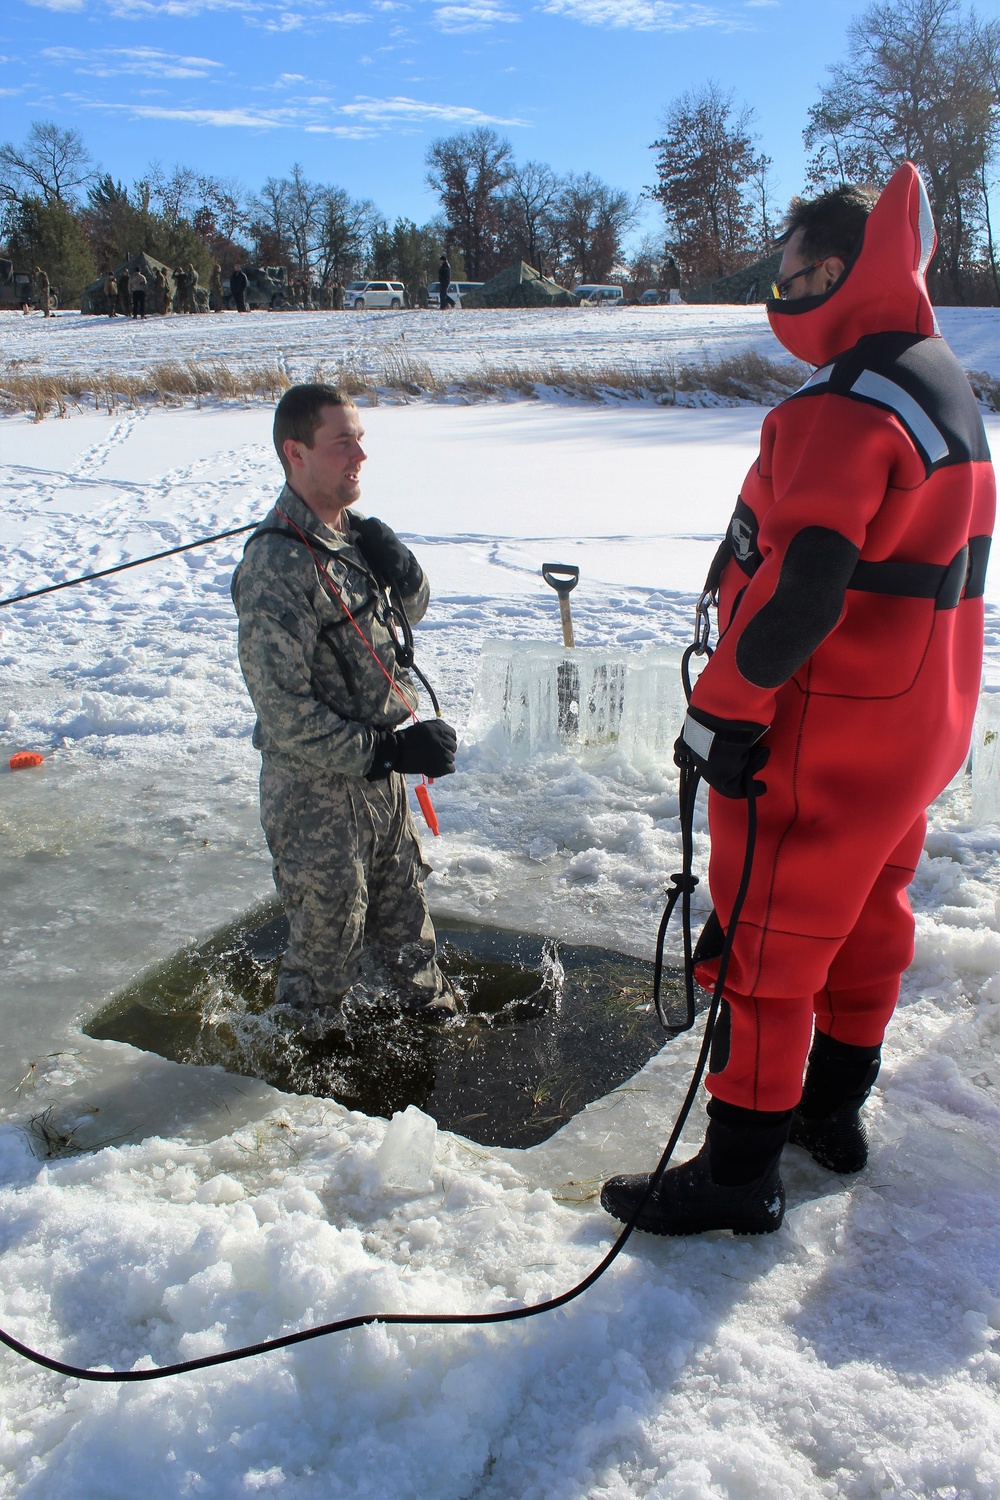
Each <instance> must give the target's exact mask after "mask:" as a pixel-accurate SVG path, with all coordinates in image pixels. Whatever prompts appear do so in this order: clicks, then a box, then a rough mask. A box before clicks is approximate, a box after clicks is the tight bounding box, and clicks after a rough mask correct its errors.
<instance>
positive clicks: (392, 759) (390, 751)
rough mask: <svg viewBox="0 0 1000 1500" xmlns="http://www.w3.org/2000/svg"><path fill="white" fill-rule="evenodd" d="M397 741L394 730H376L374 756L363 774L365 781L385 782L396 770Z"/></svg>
mask: <svg viewBox="0 0 1000 1500" xmlns="http://www.w3.org/2000/svg"><path fill="white" fill-rule="evenodd" d="M396 753H397V740H396V733H395V730H392V729H376V731H375V754H374V757H373V759H372V763H371V765H370V766H369V768H368V770H367V771H366V772H365V780H366V781H387V780H388V778H389V777H390V776H391V774H392V772H393V771H394V770H395V769H396Z"/></svg>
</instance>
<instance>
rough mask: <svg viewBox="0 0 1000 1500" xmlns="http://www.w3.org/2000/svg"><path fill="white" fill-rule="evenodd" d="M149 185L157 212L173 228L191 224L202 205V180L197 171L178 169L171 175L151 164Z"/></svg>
mask: <svg viewBox="0 0 1000 1500" xmlns="http://www.w3.org/2000/svg"><path fill="white" fill-rule="evenodd" d="M145 180H146V182H147V183H148V185H149V194H150V199H151V201H152V202H153V203H154V204H155V205H156V208H157V212H158V213H160V214H162V216H163V218H164V220H165V221H166V223H168V224H170V225H171V226H172V227H175V226H176V225H178V224H180V223H181V222H187V223H189V224H190V223H191V222H192V220H193V219H194V216H195V214H196V213H197V212H198V209H199V208H200V207H201V204H202V201H203V200H202V192H201V179H200V178H199V176H198V173H197V172H196V171H195V169H194V167H184V166H180V165H179V164H177V165H175V166H174V168H173V170H172V171H171V172H170V174H169V175H168V174H167V172H166V171H165V169H164V168H163V167H162V166H161V165H160V163H159V162H158V161H154V162H150V164H149V169H148V174H147V177H146V179H145Z"/></svg>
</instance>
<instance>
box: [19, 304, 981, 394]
mask: <svg viewBox="0 0 1000 1500" xmlns="http://www.w3.org/2000/svg"><path fill="white" fill-rule="evenodd" d="M939 319H940V322H941V327H942V331H943V332H944V334H945V337H946V338H947V339H948V341H949V342H950V344H951V346H952V348H953V349H954V350H955V353H956V354H957V355H958V357H959V359H960V360H961V362H962V365H963V367H964V368H965V369H966V370H984V371H987V372H988V373H990V374H993V375H1000V308H967V307H945V308H941V309H940V311H939ZM0 333H2V338H3V350H4V359H5V360H6V361H7V362H9V364H10V365H11V366H13V367H14V368H15V369H17V370H18V371H19V372H20V373H23V374H28V373H32V372H36V371H37V372H49V371H56V370H65V371H69V372H72V373H74V374H79V373H81V372H86V371H89V370H94V371H100V370H109V369H115V370H119V371H123V372H126V373H129V374H137V373H138V372H139V371H141V370H144V369H146V368H148V366H150V365H155V364H165V363H167V362H168V361H170V360H182V361H183V360H188V359H213V358H217V359H224V360H226V361H227V362H228V363H230V364H232V365H236V366H240V367H245V366H247V365H263V364H277V365H279V366H280V367H281V369H283V370H284V371H285V373H286V374H287V375H288V376H289V377H290V378H291V379H292V380H309V379H311V378H313V374H314V371H315V370H316V368H317V366H320V367H322V368H324V369H326V370H328V371H329V370H333V369H336V367H337V366H338V365H341V364H343V365H346V366H348V367H349V368H350V369H351V370H353V371H354V372H355V373H356V374H358V375H361V376H375V377H378V376H379V375H380V374H381V373H382V371H383V369H384V368H385V365H386V361H387V360H392V361H393V362H394V363H396V362H398V361H399V360H401V359H403V358H409V359H411V360H413V361H414V363H416V364H426V365H429V366H430V368H431V370H432V372H433V373H434V374H435V375H437V376H439V377H441V378H445V379H447V378H458V377H460V376H469V375H474V374H475V372H476V371H477V370H478V369H480V368H482V366H483V365H510V366H514V367H520V368H525V367H538V366H553V365H558V366H560V367H563V368H570V369H573V368H581V369H587V368H593V367H594V366H595V365H624V364H631V365H634V366H635V367H636V368H638V369H640V370H646V369H663V368H664V367H666V366H669V365H671V364H674V365H681V364H698V363H700V362H702V361H704V360H706V359H722V358H724V357H725V356H726V355H729V354H735V353H739V352H741V351H743V350H745V349H754V350H756V351H757V352H758V353H760V354H763V355H766V356H767V357H768V358H770V359H776V360H782V361H787V360H789V358H790V356H789V355H788V354H787V353H786V351H785V350H784V349H782V348H781V346H780V345H779V344H778V342H777V340H776V339H775V337H774V335H773V334H772V332H771V330H770V327H769V326H768V322H767V314H766V312H765V310H764V308H763V307H762V306H760V305H757V306H754V307H712V306H704V307H694V306H692V307H683V306H682V307H631V308H624V307H623V308H601V307H581V308H561V307H557V308H547V309H534V310H531V311H526V310H520V309H516V310H512V311H509V312H498V311H495V312H475V311H469V312H462V313H454V312H446V313H441V312H432V311H427V312H398V313H394V312H376V311H373V310H366V311H364V312H361V313H355V312H343V313H321V312H280V313H271V312H255V313H251V314H250V315H248V316H241V315H240V314H239V313H218V314H208V315H205V316H202V317H185V316H179V315H172V316H171V317H168V318H153V317H150V318H147V320H146V321H145V322H144V323H142V322H133V321H132V320H131V319H130V318H115V319H110V318H99V317H92V316H91V315H89V314H88V315H86V316H83V315H82V314H80V313H78V312H68V311H67V312H60V313H58V314H56V316H54V317H52V318H49V319H48V320H46V319H44V318H42V317H40V316H37V315H32V316H31V317H27V318H25V317H22V316H21V314H20V313H0Z"/></svg>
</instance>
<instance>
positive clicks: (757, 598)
mask: <svg viewBox="0 0 1000 1500" xmlns="http://www.w3.org/2000/svg"><path fill="white" fill-rule="evenodd" d="M933 249H934V227H933V221H932V219H931V213H930V205H929V203H928V200H927V195H926V193H925V191H924V187H923V184H922V182H921V180H920V177H919V174H918V173H917V171H916V168H915V167H913V166H912V165H911V164H909V163H907V164H906V165H905V166H903V167H901V168H900V169H899V170H898V171H897V172H896V173H895V175H894V176H893V178H892V180H891V181H890V182H889V184H888V186H887V187H886V188H885V191H884V192H883V193H882V196H881V198H880V199H879V201H878V203H877V204H876V206H875V208H874V209H873V210H872V212H871V214H870V216H869V218H868V220H867V223H866V227H865V233H864V240H863V243H862V248H861V250H860V253H859V254H858V256H857V257H856V259H855V260H854V261H853V263H852V264H851V266H850V267H849V269H848V270H847V271H846V273H845V274H844V276H843V277H842V278H841V279H840V281H839V282H837V283H836V285H835V286H834V287H833V288H832V289H831V290H830V291H829V292H827V293H825V294H823V295H821V296H818V297H806V298H802V299H801V300H799V301H793V302H770V303H769V304H768V316H769V318H770V322H771V327H772V328H773V330H774V332H775V334H776V335H777V337H778V338H779V339H780V340H781V342H782V343H783V344H784V345H785V347H786V348H787V349H789V350H790V351H791V352H792V353H793V354H795V355H797V356H798V357H799V358H800V359H803V360H805V361H807V362H808V363H809V364H811V365H815V366H817V367H818V368H817V369H816V372H815V374H813V375H812V376H811V378H810V379H809V380H807V381H806V383H805V385H804V386H803V387H802V388H801V389H800V390H799V391H797V392H796V393H795V394H794V395H793V396H791V397H790V398H789V399H788V400H787V401H785V402H783V403H782V404H781V405H780V406H778V407H776V408H775V409H774V410H773V411H772V412H770V413H769V414H768V416H767V417H766V418H765V420H764V425H763V428H762V431H761V444H760V454H759V456H758V459H757V461H756V463H755V464H754V466H753V468H752V469H751V470H750V473H749V474H748V475H747V478H746V482H745V484H744V486H743V490H742V492H741V494H740V497H739V501H738V503H737V506H736V511H735V513H734V515H733V518H732V521H731V523H730V527H729V530H728V532H727V536H726V539H725V541H724V542H723V544H722V547H721V548H720V552H719V555H718V556H717V558H716V563H715V566H714V567H713V581H714V580H715V579H718V597H719V631H720V639H719V643H718V647H717V649H716V651H715V655H714V656H713V657H712V659H711V660H710V661H709V662H708V664H707V666H706V667H705V669H704V671H703V672H702V674H701V676H700V677H699V679H698V681H697V684H696V685H695V689H694V693H693V697H692V700H691V701H692V707H693V708H695V709H697V710H700V711H702V712H703V713H704V714H707V715H711V716H715V717H716V718H718V719H721V720H726V721H732V720H739V721H744V722H748V723H751V724H758V725H767V726H768V730H767V736H766V740H765V741H764V743H765V744H766V745H768V746H769V747H770V758H769V760H768V761H767V764H766V766H765V767H764V769H763V771H762V772H760V773H758V774H759V779H761V780H763V781H764V783H765V785H766V787H767V791H766V793H765V794H764V795H763V796H761V797H760V798H759V799H758V802H757V808H758V817H759V826H758V835H757V845H756V853H755V857H754V863H753V874H752V878H751V882H750V886H749V890H748V894H747V898H746V901H745V904H744V906H743V910H742V914H741V917H740V921H739V925H738V930H737V933H736V937H735V940H734V945H733V952H732V960H731V963H730V967H729V971H728V975H727V982H726V989H725V999H726V1001H727V1002H728V1004H727V1005H724V1006H723V1007H722V1012H721V1014H720V1024H719V1027H718V1029H717V1034H716V1045H714V1047H713V1056H712V1061H711V1063H710V1071H709V1075H708V1079H707V1086H708V1088H709V1090H710V1092H711V1093H712V1094H714V1095H716V1096H717V1097H719V1098H720V1099H723V1100H725V1101H727V1102H728V1103H730V1104H736V1105H741V1106H743V1107H744V1108H748V1109H756V1110H784V1109H790V1108H792V1107H794V1105H795V1104H797V1102H798V1100H799V1098H800V1095H801V1088H802V1073H803V1068H804V1064H805V1058H806V1054H807V1051H808V1048H809V1042H810V1036H811V1032H812V1026H813V1020H814V1018H815V1024H816V1026H817V1027H818V1029H819V1030H820V1031H823V1032H826V1033H828V1034H829V1035H830V1036H832V1037H834V1038H835V1039H837V1040H838V1041H842V1042H847V1043H850V1044H852V1045H854V1046H864V1047H868V1046H877V1045H878V1044H879V1043H880V1042H881V1040H882V1037H883V1034H884V1032H885V1028H886V1025H887V1023H888V1021H889V1017H890V1016H891V1015H892V1012H893V1009H894V1007H895V1004H896V1001H897V999H898V996H899V982H900V976H901V974H902V972H903V970H904V969H905V968H906V967H907V965H908V964H909V963H910V961H911V959H912V957H913V926H914V924H913V917H912V915H911V912H910V906H909V902H908V900H907V896H906V887H907V886H908V884H909V883H910V880H911V879H912V876H913V872H914V869H915V867H916V864H917V861H918V859H919V857H920V850H921V847H922V845H923V838H924V832H925V828H926V815H925V809H926V808H927V806H928V804H929V803H930V802H932V801H933V800H934V798H935V797H936V796H937V795H938V794H939V793H940V792H941V791H942V789H943V788H944V787H945V786H946V785H947V783H948V781H949V780H950V779H951V777H952V776H953V775H954V773H955V772H956V771H957V770H958V769H959V767H960V766H961V765H962V762H963V760H964V758H965V756H966V754H967V752H968V748H969V743H970V739H971V734H972V721H973V715H974V713H975V708H976V701H977V697H978V693H979V686H980V674H981V670H982V648H983V599H982V595H983V588H984V577H985V571H986V559H987V556H988V550H989V537H990V533H991V532H992V529H993V517H994V507H995V480H994V473H993V468H992V464H991V462H990V455H989V450H988V448H987V444H986V435H985V432H984V430H983V424H982V420H981V418H980V415H979V410H978V407H977V405H976V402H975V399H974V397H973V395H972V391H971V389H970V387H969V383H968V380H967V379H966V377H965V375H964V373H963V371H962V369H961V367H960V366H959V364H958V362H957V361H956V359H955V357H954V355H953V354H952V352H951V350H950V349H949V348H948V346H947V344H945V343H944V341H943V340H942V338H941V337H940V334H939V333H938V330H937V325H936V321H935V318H934V314H933V311H932V309H931V305H930V301H929V299H928V296H927V290H926V286H925V283H924V271H925V269H926V266H927V263H928V261H929V260H930V257H931V254H932V253H933ZM709 824H710V829H711V836H712V853H711V862H710V868H709V884H710V888H711V893H712V900H713V903H714V908H715V910H714V912H713V915H712V918H711V919H710V921H709V923H708V926H707V927H706V929H705V932H704V933H703V934H702V940H701V941H700V943H699V951H698V953H696V958H700V959H701V961H700V962H699V964H698V968H697V971H696V972H697V974H698V978H699V981H700V982H701V983H702V984H704V985H706V986H709V987H710V986H711V985H712V983H714V980H715V977H716V974H717V968H718V966H717V962H714V961H713V955H715V956H717V954H718V952H719V951H720V949H721V936H722V933H723V931H724V930H725V928H726V925H727V923H728V920H729V915H730V912H731V910H732V904H733V899H734V896H735V893H736V888H737V885H738V882H739V878H740V873H741V870H742V867H743V860H744V854H745V849H746V838H747V807H746V803H745V801H741V800H732V799H728V798H726V797H722V796H720V795H718V793H716V792H714V791H713V792H712V793H710V796H709Z"/></svg>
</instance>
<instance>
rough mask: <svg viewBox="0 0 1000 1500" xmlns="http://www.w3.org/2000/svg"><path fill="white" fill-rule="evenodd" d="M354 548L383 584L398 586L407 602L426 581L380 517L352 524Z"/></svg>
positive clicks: (371, 517) (406, 550)
mask: <svg viewBox="0 0 1000 1500" xmlns="http://www.w3.org/2000/svg"><path fill="white" fill-rule="evenodd" d="M353 528H354V531H355V532H356V533H357V538H356V541H355V546H356V547H357V549H358V551H359V552H360V553H361V556H362V557H363V558H364V560H365V562H366V563H368V565H369V567H370V568H371V569H372V571H373V572H375V573H377V574H378V576H379V577H380V578H381V579H382V582H383V583H387V584H389V585H390V586H392V585H393V584H395V586H396V588H398V589H399V592H400V593H401V594H402V596H403V598H404V599H408V598H410V597H411V595H413V594H415V593H416V592H417V589H418V588H419V587H420V585H421V584H422V583H423V581H424V574H423V569H422V568H421V566H420V564H419V563H418V562H417V559H416V558H415V557H414V555H413V553H412V552H411V551H410V549H409V547H404V546H403V544H402V542H401V541H400V540H399V537H398V536H397V535H396V533H395V532H394V531H393V529H392V527H391V526H387V525H386V524H385V522H384V521H380V520H379V519H378V517H377V516H368V517H367V518H366V519H365V520H363V521H358V520H355V521H354V522H353Z"/></svg>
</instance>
